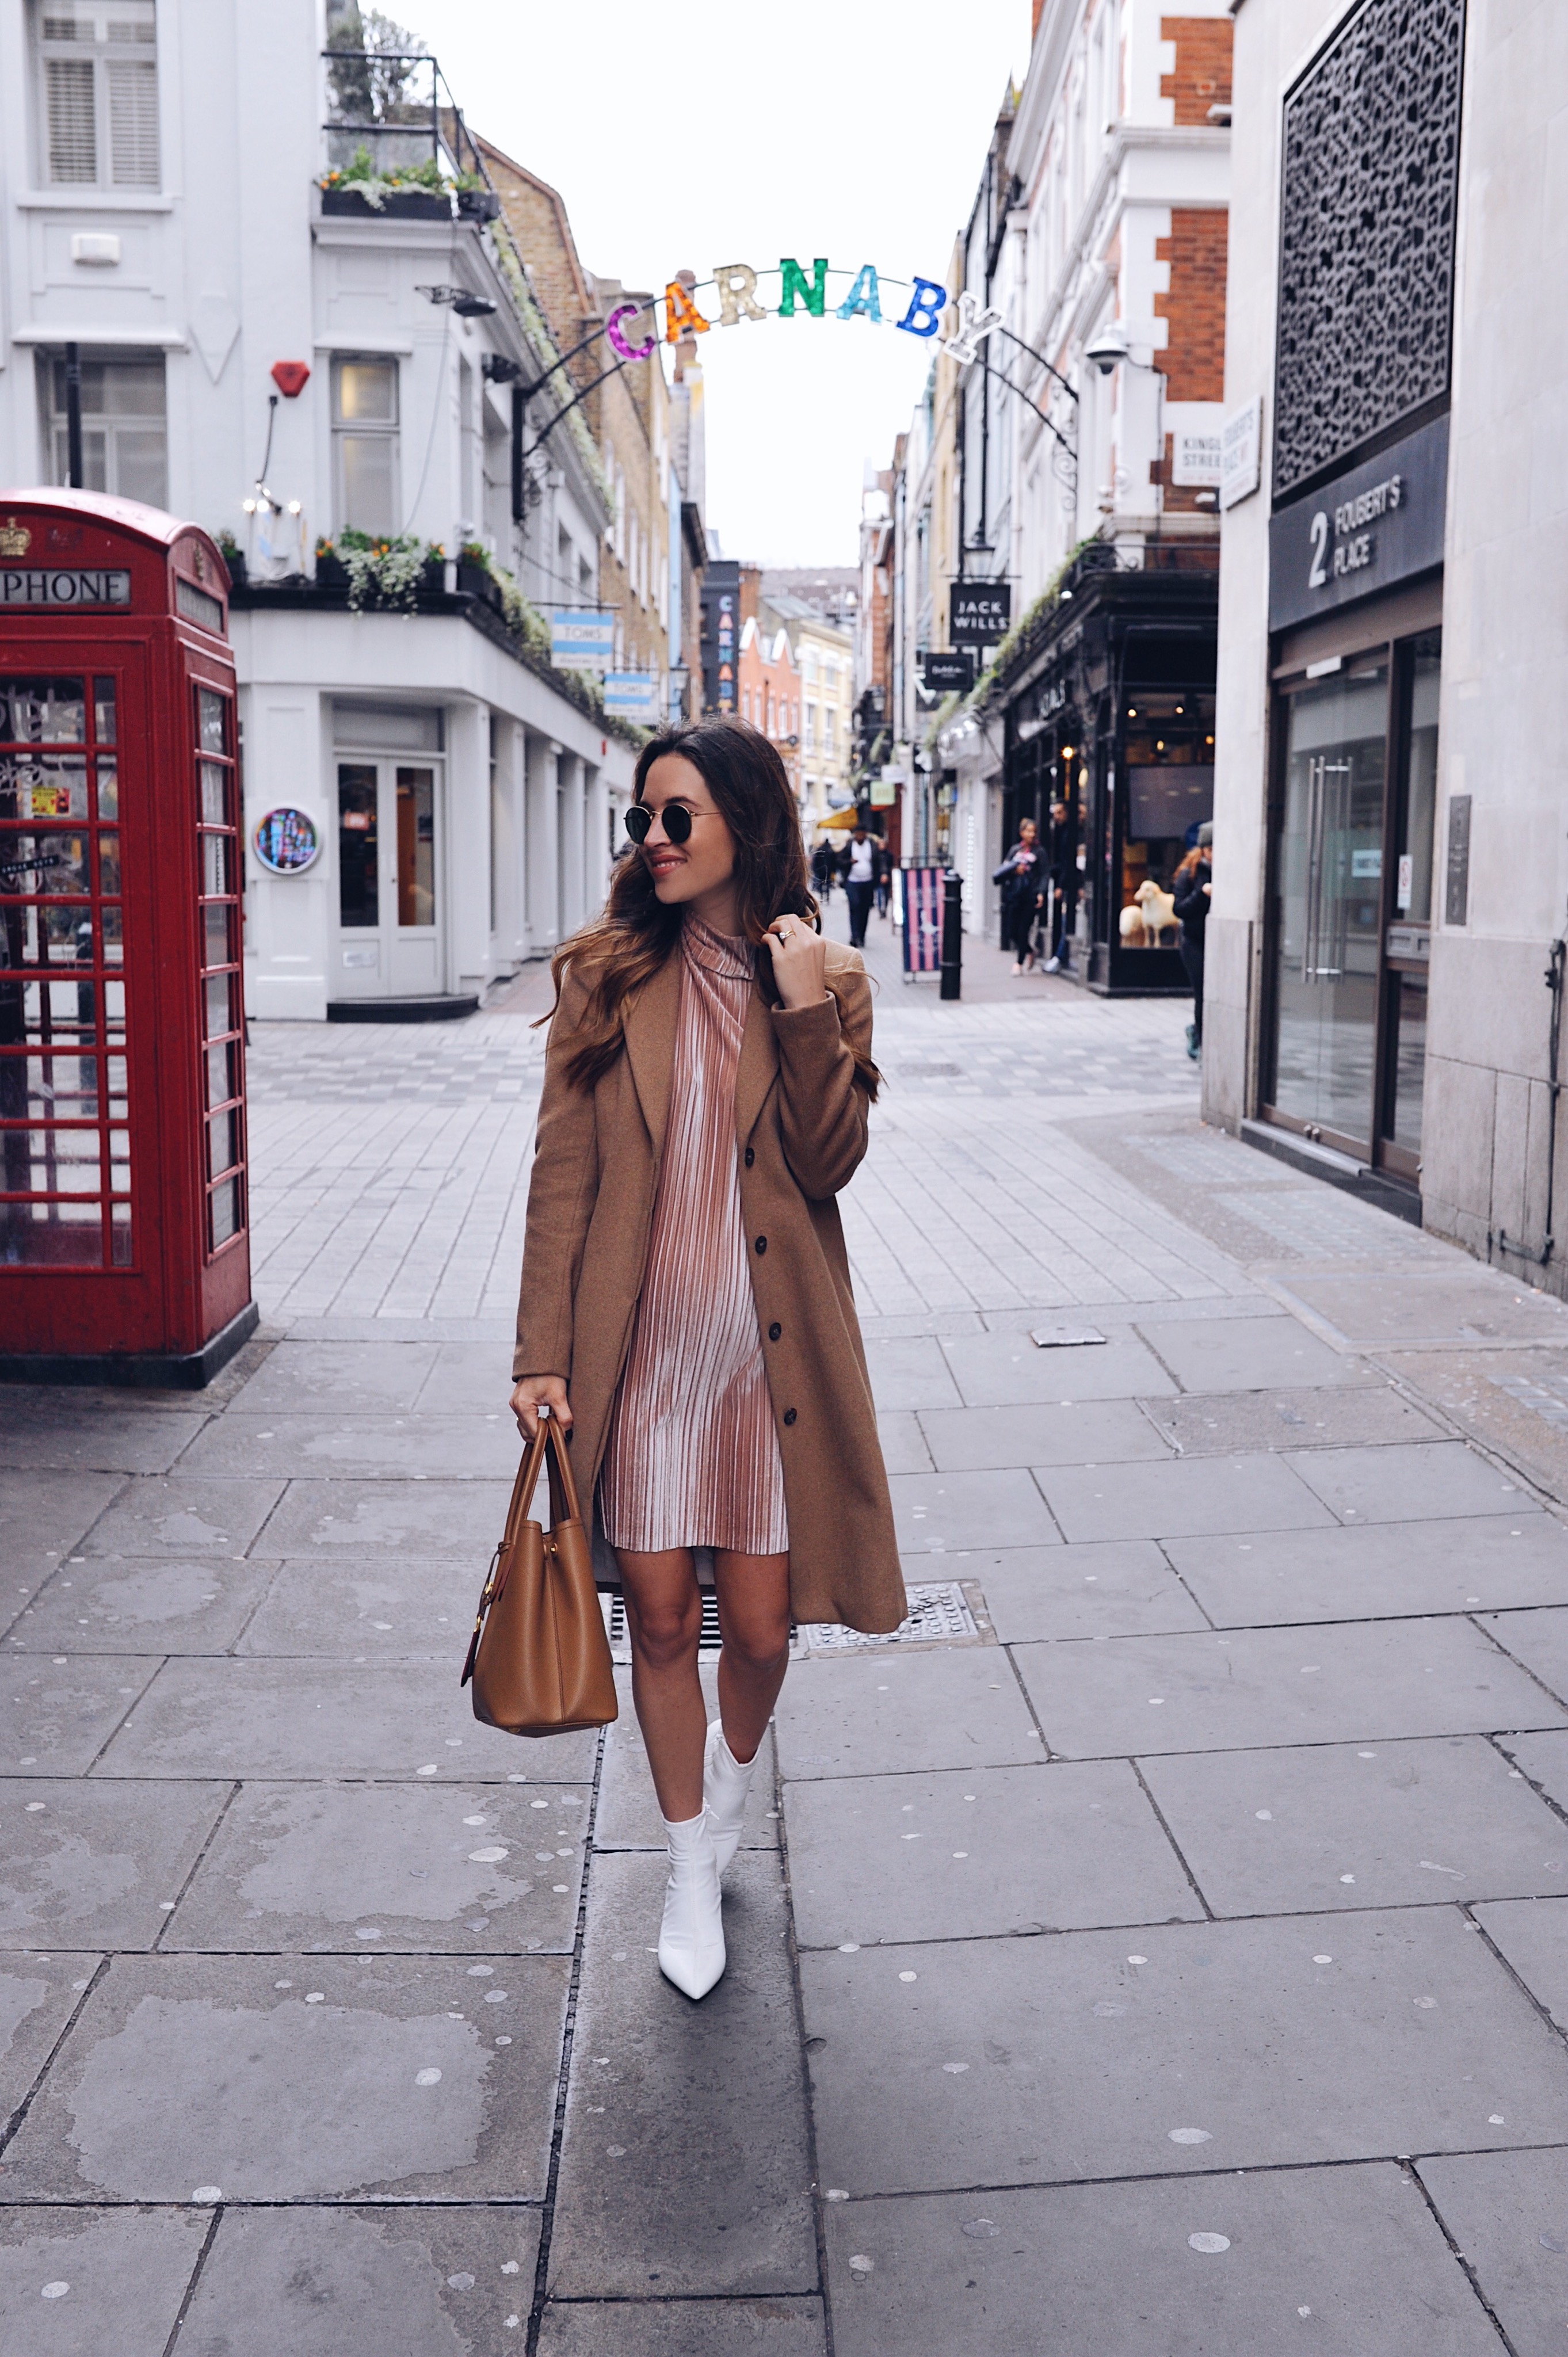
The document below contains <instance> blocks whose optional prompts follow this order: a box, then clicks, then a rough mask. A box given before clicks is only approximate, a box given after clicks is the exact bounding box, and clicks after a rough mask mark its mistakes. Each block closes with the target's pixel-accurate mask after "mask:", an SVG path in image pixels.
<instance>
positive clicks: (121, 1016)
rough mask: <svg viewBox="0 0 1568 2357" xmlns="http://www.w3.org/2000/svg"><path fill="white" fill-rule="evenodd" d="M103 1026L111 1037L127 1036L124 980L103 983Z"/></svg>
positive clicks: (122, 1037)
mask: <svg viewBox="0 0 1568 2357" xmlns="http://www.w3.org/2000/svg"><path fill="white" fill-rule="evenodd" d="M103 1028H104V1030H105V1031H106V1032H107V1033H108V1034H109V1035H110V1037H111V1038H113V1037H115V1036H116V1035H117V1036H118V1037H119V1038H121V1039H124V1036H125V985H124V983H123V982H106V983H105V984H104V985H103Z"/></svg>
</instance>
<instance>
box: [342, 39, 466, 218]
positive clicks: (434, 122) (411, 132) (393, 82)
mask: <svg viewBox="0 0 1568 2357" xmlns="http://www.w3.org/2000/svg"><path fill="white" fill-rule="evenodd" d="M321 55H322V61H323V63H324V64H325V66H326V68H327V121H326V123H325V124H324V125H323V126H322V128H323V135H324V136H325V139H326V143H327V162H328V167H334V166H335V167H337V168H338V170H339V171H341V170H344V169H345V168H346V167H348V166H349V165H350V164H351V163H352V162H353V160H354V157H355V156H356V154H357V153H358V151H359V150H360V148H361V147H363V148H366V149H367V150H368V151H369V154H370V158H371V166H372V167H373V169H374V171H375V173H376V175H377V177H378V178H381V179H388V178H392V175H393V174H394V173H397V172H411V171H414V170H417V169H418V167H420V166H421V165H422V164H431V163H433V164H434V165H435V167H436V169H437V171H439V172H440V174H441V176H442V178H444V179H446V178H450V179H453V180H461V179H464V178H470V177H471V178H478V179H479V180H482V181H483V182H484V184H485V186H486V187H487V188H488V187H489V173H488V172H487V171H486V169H485V165H484V158H483V156H481V155H480V153H479V151H478V147H476V146H475V145H474V142H473V140H472V139H471V138H470V137H469V135H468V130H467V124H465V123H464V121H463V113H462V109H461V108H460V107H459V106H458V104H457V102H456V99H455V98H454V97H453V95H452V90H451V85H450V84H449V83H448V81H447V80H446V75H445V74H444V73H443V72H442V70H441V68H440V66H439V64H438V63H437V62H436V60H435V58H433V57H428V56H426V55H425V54H424V51H423V50H418V51H415V50H409V49H340V48H328V49H324V50H323V51H322V53H321Z"/></svg>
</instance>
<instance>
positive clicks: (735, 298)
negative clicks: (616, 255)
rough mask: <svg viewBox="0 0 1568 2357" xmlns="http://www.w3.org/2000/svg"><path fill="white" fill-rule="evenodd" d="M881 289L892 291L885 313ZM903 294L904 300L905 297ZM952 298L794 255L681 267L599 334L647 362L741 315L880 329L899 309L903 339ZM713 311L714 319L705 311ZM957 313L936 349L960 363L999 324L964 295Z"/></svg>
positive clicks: (924, 286)
mask: <svg viewBox="0 0 1568 2357" xmlns="http://www.w3.org/2000/svg"><path fill="white" fill-rule="evenodd" d="M832 278H836V279H839V280H845V279H847V280H848V281H849V282H850V283H849V285H848V286H847V287H846V288H844V289H843V292H842V293H840V292H839V290H838V289H830V287H829V285H828V281H829V280H830V279H832ZM773 279H777V281H778V290H777V292H778V300H777V302H776V303H771V302H763V301H761V300H759V299H758V292H757V290H758V288H759V286H760V285H761V284H762V282H763V281H764V280H773ZM884 289H888V290H897V293H896V296H895V299H894V300H893V301H892V302H891V303H890V304H889V306H888V310H887V312H886V313H885V312H884V309H883V293H884ZM770 292H771V290H770ZM906 294H907V295H908V301H907V302H905V301H903V299H902V298H903V297H904V296H905V295H906ZM835 295H836V296H837V299H836V300H835V299H833V297H834V296H835ZM952 301H953V298H952V296H950V294H949V292H948V290H947V287H946V286H945V285H943V284H942V282H941V281H940V279H936V278H921V277H918V276H917V277H914V278H908V279H906V278H891V277H885V276H884V275H883V274H881V273H880V272H879V271H878V269H877V267H876V264H875V263H874V262H865V263H862V264H861V266H860V268H859V269H858V270H836V269H834V268H833V267H832V264H829V263H828V262H827V260H826V259H825V258H824V257H823V256H822V255H818V256H817V257H816V258H815V259H814V260H813V262H812V264H811V270H810V272H809V273H808V272H807V271H806V270H805V269H803V268H802V267H801V265H800V263H799V262H797V261H796V259H795V258H794V256H793V255H792V254H786V255H785V256H784V258H783V259H782V260H781V261H780V263H779V267H778V269H777V270H763V271H757V270H754V269H753V268H752V267H751V264H749V263H746V262H725V263H720V264H717V265H716V266H715V268H714V274H713V276H712V277H711V278H705V279H701V280H699V279H697V278H695V277H693V274H692V273H691V272H690V271H689V270H682V271H681V272H678V273H677V274H676V275H675V277H673V278H672V279H671V281H670V282H669V284H668V285H667V286H666V287H665V289H664V292H663V294H662V296H655V297H654V299H653V300H652V301H651V302H650V303H645V304H639V303H621V304H618V306H617V307H616V308H615V309H614V310H613V311H612V312H611V313H610V315H609V317H608V318H607V320H606V322H605V328H604V333H605V337H606V339H607V342H608V344H609V347H610V349H611V350H612V351H613V352H615V353H616V354H617V356H618V359H619V360H621V361H645V360H648V359H650V357H651V356H652V354H653V352H654V351H655V350H657V348H658V345H659V343H660V340H661V339H662V340H663V341H664V342H666V343H671V344H678V343H681V342H682V341H684V340H685V339H687V338H688V337H692V336H705V335H706V334H707V333H708V332H709V330H710V329H711V328H713V327H714V326H715V325H716V326H718V327H720V328H737V327H739V326H740V324H741V322H742V321H743V320H746V319H768V318H779V319H793V318H797V317H802V316H804V317H808V318H812V319H822V318H825V317H829V316H830V315H831V316H832V317H833V318H835V319H867V320H869V321H870V323H871V325H872V326H873V327H881V326H882V325H883V324H884V320H885V318H888V317H891V314H892V313H893V312H897V311H901V314H902V316H901V317H894V318H891V324H892V325H893V326H894V327H896V328H900V329H902V331H903V332H904V334H906V335H908V336H921V337H934V336H936V335H938V334H939V333H940V329H941V327H942V321H943V315H944V314H945V313H946V312H947V310H948V308H949V307H950V304H952ZM715 310H716V311H717V314H718V317H717V319H716V321H715V320H714V319H713V318H712V317H709V316H708V315H709V314H710V313H711V312H713V311H715ZM957 310H958V315H959V316H958V319H957V321H956V323H955V325H954V326H953V327H952V328H951V329H950V332H949V333H948V334H947V335H946V336H943V337H942V339H941V344H940V350H943V351H945V352H949V353H950V354H951V356H952V357H953V359H954V360H956V361H960V362H964V361H972V360H973V359H974V357H975V353H976V350H977V348H978V346H979V343H980V340H981V339H982V338H983V337H985V336H988V335H989V334H990V333H991V332H992V330H993V328H997V327H1000V325H1001V323H1002V314H1001V313H1000V312H999V311H991V310H984V309H983V308H982V307H981V306H980V305H979V304H978V303H977V302H976V300H975V298H974V296H972V295H971V294H968V293H965V294H962V295H961V296H959V297H958V300H957ZM639 328H640V329H641V330H642V332H640V333H639ZM650 329H651V332H649V330H650ZM660 329H661V330H662V336H661V335H660Z"/></svg>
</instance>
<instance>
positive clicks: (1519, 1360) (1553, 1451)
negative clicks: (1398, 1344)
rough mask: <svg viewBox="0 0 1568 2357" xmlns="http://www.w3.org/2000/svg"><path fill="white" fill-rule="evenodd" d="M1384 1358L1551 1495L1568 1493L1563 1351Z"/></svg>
mask: <svg viewBox="0 0 1568 2357" xmlns="http://www.w3.org/2000/svg"><path fill="white" fill-rule="evenodd" d="M1383 1364H1384V1365H1386V1366H1387V1367H1388V1369H1389V1371H1390V1372H1391V1374H1393V1375H1396V1376H1398V1377H1399V1379H1400V1380H1401V1381H1402V1382H1403V1383H1407V1384H1408V1385H1409V1386H1410V1387H1411V1389H1412V1391H1414V1392H1415V1393H1416V1394H1417V1395H1418V1396H1419V1397H1420V1398H1421V1399H1422V1400H1423V1401H1424V1402H1427V1403H1429V1404H1430V1405H1433V1406H1434V1408H1436V1409H1437V1410H1438V1411H1440V1412H1441V1413H1442V1414H1443V1415H1444V1416H1445V1417H1446V1418H1447V1420H1448V1422H1449V1424H1450V1425H1451V1426H1452V1425H1457V1426H1460V1428H1461V1429H1462V1430H1463V1431H1464V1432H1466V1434H1468V1435H1469V1437H1471V1438H1472V1439H1474V1440H1476V1441H1477V1443H1478V1444H1479V1445H1480V1446H1481V1447H1482V1448H1486V1449H1488V1450H1489V1451H1490V1452H1491V1453H1492V1454H1493V1455H1494V1456H1497V1457H1501V1458H1506V1460H1507V1461H1508V1463H1509V1464H1510V1465H1516V1466H1518V1467H1519V1469H1520V1471H1521V1472H1522V1473H1523V1474H1524V1476H1525V1478H1526V1479H1527V1480H1530V1481H1533V1482H1535V1483H1536V1484H1538V1486H1539V1487H1540V1488H1541V1489H1542V1490H1544V1491H1545V1492H1546V1494H1547V1496H1548V1497H1551V1498H1556V1499H1559V1500H1562V1499H1564V1498H1568V1412H1565V1410H1568V1351H1563V1350H1552V1349H1551V1348H1549V1347H1547V1346H1545V1345H1543V1344H1541V1343H1534V1344H1530V1345H1528V1346H1526V1347H1524V1348H1522V1349H1520V1350H1506V1349H1498V1348H1497V1347H1496V1346H1495V1345H1494V1346H1492V1347H1489V1348H1487V1349H1483V1350H1478V1351H1430V1350H1429V1351H1389V1352H1387V1353H1386V1354H1385V1355H1384V1357H1383Z"/></svg>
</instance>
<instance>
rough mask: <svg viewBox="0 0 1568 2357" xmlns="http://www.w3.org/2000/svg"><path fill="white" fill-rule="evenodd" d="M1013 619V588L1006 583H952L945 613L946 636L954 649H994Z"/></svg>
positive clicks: (1002, 638)
mask: <svg viewBox="0 0 1568 2357" xmlns="http://www.w3.org/2000/svg"><path fill="white" fill-rule="evenodd" d="M1012 619H1013V590H1012V585H1011V584H1010V583H1009V582H1006V581H955V582H954V583H953V586H952V591H951V600H950V607H949V613H948V636H949V638H950V639H951V640H952V642H953V644H954V645H955V646H963V647H993V646H996V645H998V644H999V643H1000V642H1001V640H1004V638H1005V637H1006V635H1007V631H1008V627H1009V625H1010V623H1011V622H1012Z"/></svg>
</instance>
